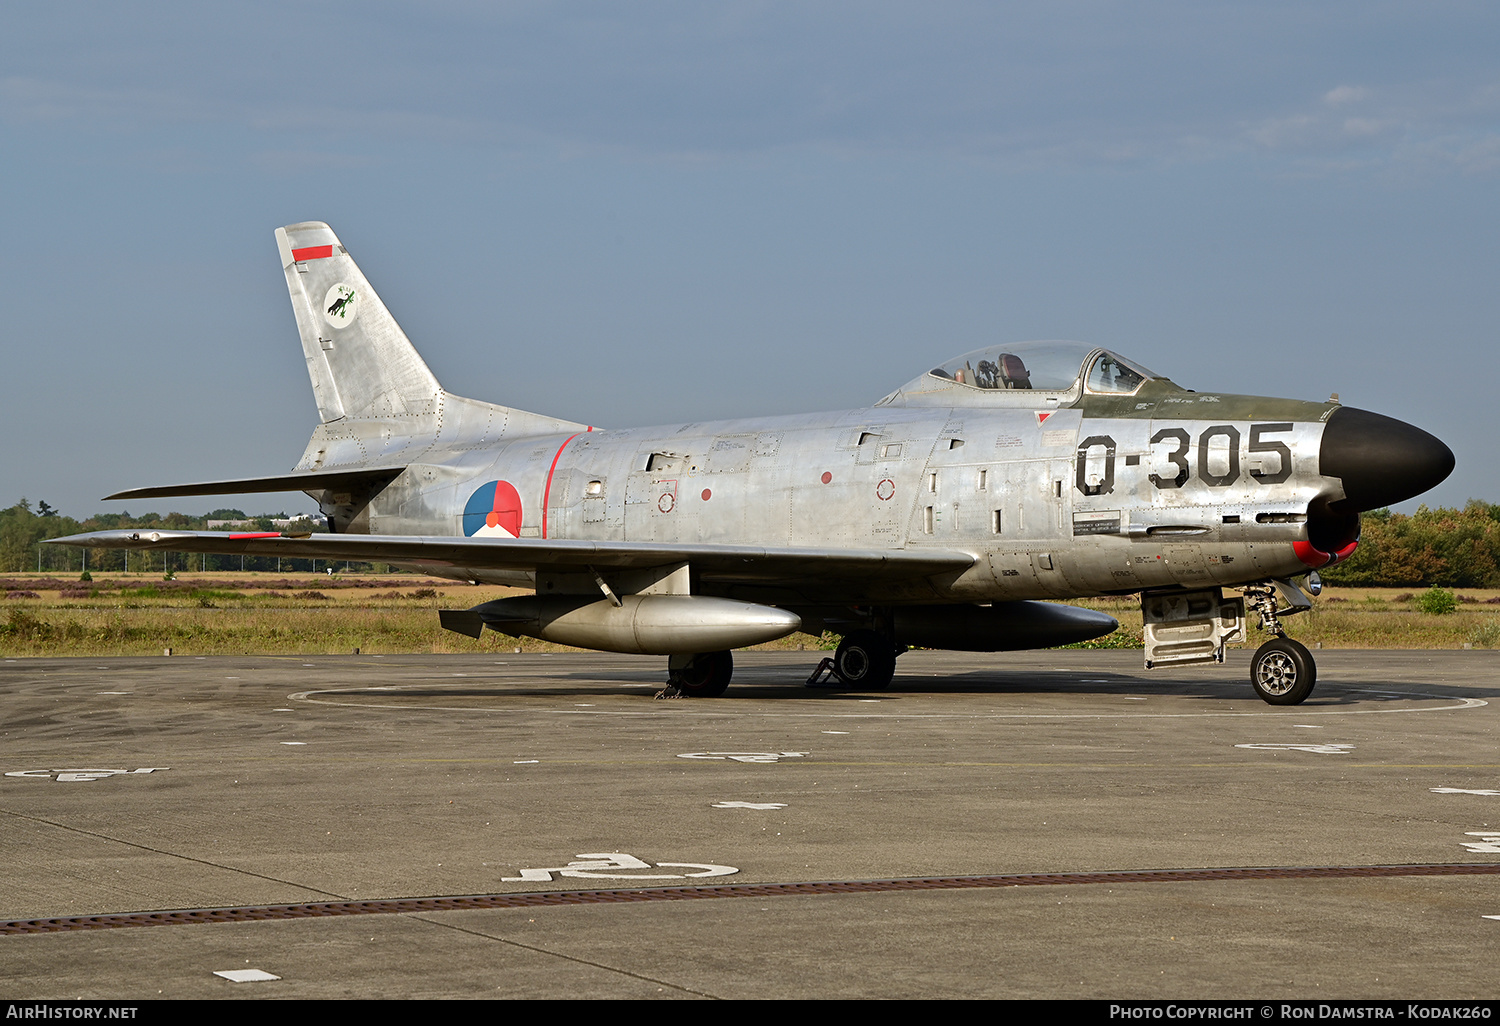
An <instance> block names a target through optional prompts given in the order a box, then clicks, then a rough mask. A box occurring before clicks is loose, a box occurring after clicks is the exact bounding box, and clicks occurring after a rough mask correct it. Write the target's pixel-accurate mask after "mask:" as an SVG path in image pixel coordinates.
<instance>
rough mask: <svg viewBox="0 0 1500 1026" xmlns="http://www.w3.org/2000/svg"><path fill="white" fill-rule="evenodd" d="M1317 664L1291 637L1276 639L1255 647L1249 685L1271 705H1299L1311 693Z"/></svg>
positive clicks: (1315, 681)
mask: <svg viewBox="0 0 1500 1026" xmlns="http://www.w3.org/2000/svg"><path fill="white" fill-rule="evenodd" d="M1317 682H1318V667H1317V664H1316V663H1314V662H1313V657H1312V653H1311V652H1309V651H1308V650H1307V646H1306V645H1303V644H1302V643H1300V642H1297V641H1293V640H1292V639H1291V638H1275V639H1273V640H1271V641H1268V642H1266V643H1265V644H1264V645H1262V646H1260V648H1258V649H1256V650H1255V659H1254V660H1252V661H1251V663H1250V684H1251V686H1252V687H1254V688H1255V693H1256V694H1257V695H1259V696H1260V697H1261V698H1263V699H1265V700H1266V701H1267V702H1270V703H1271V704H1272V705H1299V704H1301V703H1302V702H1304V701H1306V700H1307V696H1308V695H1310V694H1312V689H1313V685H1314V684H1316V683H1317Z"/></svg>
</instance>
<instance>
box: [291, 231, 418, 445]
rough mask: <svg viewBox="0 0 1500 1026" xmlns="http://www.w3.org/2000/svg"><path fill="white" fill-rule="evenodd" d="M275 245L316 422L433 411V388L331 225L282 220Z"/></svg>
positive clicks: (410, 346)
mask: <svg viewBox="0 0 1500 1026" xmlns="http://www.w3.org/2000/svg"><path fill="white" fill-rule="evenodd" d="M276 245H277V248H278V249H279V250H280V251H281V266H282V268H283V269H284V270H285V272H286V284H287V289H288V291H290V293H291V296H292V309H293V310H294V311H295V312H296V315H297V330H298V332H299V333H300V334H301V335H302V353H303V355H304V356H305V357H306V359H307V373H308V376H309V377H310V378H311V379H312V387H313V395H314V396H315V397H316V398H317V402H318V415H319V416H320V417H321V418H322V421H323V423H325V424H327V423H330V422H331V421H336V420H340V419H343V418H345V417H349V418H355V419H363V418H376V417H380V418H385V417H411V416H422V415H430V414H434V413H436V412H437V411H438V408H439V405H440V403H441V400H442V394H443V392H442V388H441V386H439V385H438V382H437V379H436V378H435V377H433V376H432V371H430V370H428V369H427V364H426V363H424V362H423V361H422V357H421V356H419V355H418V354H417V350H416V348H415V347H414V346H412V344H411V342H410V341H409V340H408V339H407V337H406V333H405V332H403V331H402V330H401V326H400V325H399V324H397V323H396V319H395V318H394V317H392V316H391V313H390V311H389V310H387V309H386V308H385V304H384V303H382V302H381V301H380V297H379V296H378V295H376V294H375V290H374V289H373V288H371V287H370V283H369V281H368V280H366V278H365V276H364V275H363V274H361V273H360V270H359V268H358V267H357V266H356V265H355V263H354V260H353V258H351V257H350V256H349V252H348V250H346V249H344V247H343V246H342V245H341V244H340V243H339V240H338V236H336V235H334V234H333V229H332V228H329V227H328V226H327V225H326V224H324V223H323V222H321V221H304V222H302V223H301V224H293V225H288V226H287V227H285V228H278V229H276Z"/></svg>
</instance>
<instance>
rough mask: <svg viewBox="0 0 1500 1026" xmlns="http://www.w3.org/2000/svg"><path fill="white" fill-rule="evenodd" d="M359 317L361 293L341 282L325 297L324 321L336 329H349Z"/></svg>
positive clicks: (332, 287) (331, 288) (330, 289)
mask: <svg viewBox="0 0 1500 1026" xmlns="http://www.w3.org/2000/svg"><path fill="white" fill-rule="evenodd" d="M358 316H359V293H358V292H355V291H354V290H353V289H352V288H350V287H349V286H348V285H345V284H344V283H343V282H339V283H338V284H337V285H333V286H331V287H330V288H329V289H328V292H327V293H325V294H324V296H323V319H324V320H325V321H327V322H328V323H329V324H331V325H333V326H334V327H335V328H347V327H348V326H349V325H351V324H353V323H354V318H356V317H358Z"/></svg>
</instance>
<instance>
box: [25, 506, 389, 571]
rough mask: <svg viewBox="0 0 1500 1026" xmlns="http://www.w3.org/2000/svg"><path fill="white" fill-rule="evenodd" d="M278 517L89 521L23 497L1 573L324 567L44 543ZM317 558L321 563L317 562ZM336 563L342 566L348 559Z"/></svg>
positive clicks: (229, 514) (117, 516)
mask: <svg viewBox="0 0 1500 1026" xmlns="http://www.w3.org/2000/svg"><path fill="white" fill-rule="evenodd" d="M273 519H277V520H280V519H284V514H271V513H262V514H259V515H256V516H247V515H246V514H245V513H244V511H242V510H237V509H216V510H213V511H212V512H209V513H205V514H203V515H202V516H190V515H189V514H186V513H168V514H166V515H165V516H164V515H162V514H160V513H154V512H153V513H142V514H139V515H132V514H131V513H130V512H128V511H125V512H120V513H98V514H95V515H94V516H91V517H89V518H88V519H87V520H75V519H74V518H72V517H69V516H63V515H62V514H61V513H60V512H58V510H56V509H55V508H53V507H52V506H50V505H48V504H47V503H46V502H39V503H37V504H36V508H35V509H33V508H32V505H31V503H30V502H28V501H27V500H26V499H24V498H23V499H21V501H20V502H18V503H16V504H15V505H14V506H11V507H9V508H8V509H0V573H18V572H24V571H33V572H35V571H40V572H42V573H75V574H81V573H83V572H84V571H85V570H87V571H88V572H89V573H96V572H103V573H110V572H114V573H121V572H129V573H152V572H155V573H161V574H163V575H165V574H168V573H175V572H187V571H194V570H196V571H204V570H257V571H262V572H276V571H282V572H286V573H305V572H310V571H313V570H322V569H323V568H324V567H325V566H326V565H327V564H328V560H310V559H289V558H286V557H281V558H280V559H279V560H278V557H276V556H228V555H217V554H212V553H208V554H200V553H185V552H145V551H136V552H131V551H128V550H126V549H77V548H73V547H72V546H64V545H43V544H41V543H42V542H43V541H45V540H46V539H48V538H61V537H63V536H64V535H69V534H81V533H83V532H85V531H116V530H124V529H127V528H129V529H142V530H167V531H206V530H208V529H209V527H208V521H210V520H241V521H248V524H247V526H244V527H234V528H224V530H236V531H243V530H252V531H274V530H278V528H277V527H276V526H274V525H273V524H272V522H271V521H272V520H273ZM296 528H297V529H298V530H306V531H325V530H327V527H326V525H324V524H323V523H322V522H321V521H315V520H302V521H300V522H299V523H298V524H297V525H296ZM314 563H317V564H319V565H317V566H314ZM337 566H338V567H339V568H340V569H343V566H344V564H343V563H342V562H340V563H338V564H337ZM349 569H351V570H365V571H369V570H372V569H380V570H384V569H385V565H384V564H371V563H353V564H351V565H350V566H349Z"/></svg>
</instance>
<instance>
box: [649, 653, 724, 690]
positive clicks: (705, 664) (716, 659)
mask: <svg viewBox="0 0 1500 1026" xmlns="http://www.w3.org/2000/svg"><path fill="white" fill-rule="evenodd" d="M733 676H734V656H733V655H732V654H730V653H729V652H700V653H696V654H692V655H674V656H668V657H667V686H666V687H665V688H663V689H662V690H661V691H659V692H657V695H656V697H657V698H718V697H719V696H720V695H722V694H723V693H724V691H725V689H726V688H728V687H729V678H730V677H733Z"/></svg>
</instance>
